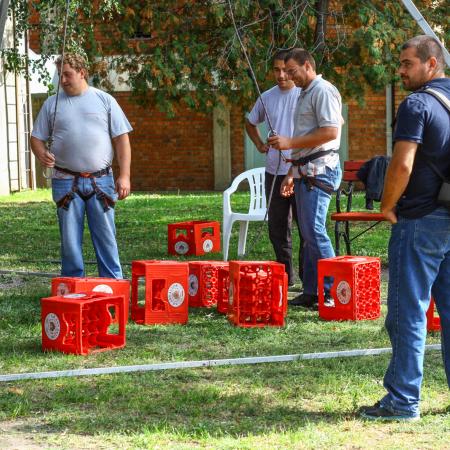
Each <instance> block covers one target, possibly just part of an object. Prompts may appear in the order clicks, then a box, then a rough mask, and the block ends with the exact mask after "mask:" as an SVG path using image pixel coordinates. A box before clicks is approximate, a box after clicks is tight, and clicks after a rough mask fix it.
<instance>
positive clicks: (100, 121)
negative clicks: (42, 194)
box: [31, 54, 132, 278]
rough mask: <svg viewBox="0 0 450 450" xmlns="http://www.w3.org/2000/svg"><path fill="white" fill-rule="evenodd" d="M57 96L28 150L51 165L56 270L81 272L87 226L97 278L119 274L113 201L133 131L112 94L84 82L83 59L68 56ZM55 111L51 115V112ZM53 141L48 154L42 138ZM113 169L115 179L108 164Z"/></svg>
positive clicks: (120, 189)
mask: <svg viewBox="0 0 450 450" xmlns="http://www.w3.org/2000/svg"><path fill="white" fill-rule="evenodd" d="M61 64H62V66H63V67H62V76H61V87H62V91H61V92H60V93H59V96H58V103H57V108H56V113H55V103H56V99H57V96H56V95H53V96H52V97H50V98H48V99H47V100H46V101H45V103H44V105H43V106H42V108H41V110H40V112H39V114H38V116H37V118H36V120H35V123H34V126H33V132H32V133H31V148H32V150H33V153H34V154H35V155H36V158H37V159H39V161H40V162H41V164H42V165H43V166H44V167H48V168H52V194H53V200H54V201H55V203H56V205H57V214H58V221H59V230H60V235H61V275H62V276H69V277H82V276H84V275H85V272H84V262H83V251H82V250H83V248H82V247H83V231H84V222H85V217H87V222H88V225H89V230H90V233H91V238H92V243H93V245H94V250H95V255H96V257H97V263H98V272H99V275H100V276H101V277H108V278H122V269H121V266H120V260H119V252H118V249H117V242H116V236H115V232H116V230H115V225H114V205H115V203H116V201H117V199H119V200H121V199H124V198H125V197H127V196H128V194H129V193H130V162H131V149H130V142H129V139H128V133H129V132H130V131H131V130H132V128H131V125H130V123H129V122H128V120H127V118H126V117H125V114H124V113H123V111H122V109H121V108H120V106H119V104H118V103H117V101H116V100H115V99H114V97H112V96H111V95H109V94H107V93H106V92H103V91H101V90H99V89H96V88H94V87H91V86H89V85H88V83H87V64H86V61H85V59H84V58H83V57H82V56H80V55H76V54H66V55H65V56H64V61H63V60H62V58H59V59H58V60H57V61H56V65H57V66H58V68H60V67H61ZM55 114H56V115H55ZM49 141H52V144H51V148H50V149H51V152H50V151H48V147H47V143H48V142H49ZM114 151H115V153H116V157H117V162H118V165H119V174H118V177H117V179H116V181H115V183H114V178H113V173H112V170H111V162H112V159H113V156H114Z"/></svg>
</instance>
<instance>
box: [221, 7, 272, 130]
mask: <svg viewBox="0 0 450 450" xmlns="http://www.w3.org/2000/svg"><path fill="white" fill-rule="evenodd" d="M227 3H228V7H229V9H230V16H231V21H232V23H233V27H234V30H235V32H236V36H237V38H238V40H239V44H240V46H241V49H242V53H243V54H244V56H245V59H246V61H247V65H248V68H249V70H250V74H251V78H252V80H253V82H254V83H255V86H256V90H257V91H258V96H259V100H260V101H261V104H262V106H263V109H264V115H265V116H266V118H267V124H268V125H269V129H270V135H271V136H276V134H277V132H276V131H275V130H274V128H273V126H272V122H271V120H270V117H269V114H268V113H267V108H266V105H265V103H264V100H263V98H262V95H261V89H260V88H259V84H258V80H257V79H256V75H255V72H254V71H253V67H252V63H251V62H250V58H249V57H248V54H247V50H246V49H245V45H244V43H243V42H242V39H241V35H240V34H239V30H238V27H237V24H236V19H235V18H234V13H233V7H232V5H231V0H227Z"/></svg>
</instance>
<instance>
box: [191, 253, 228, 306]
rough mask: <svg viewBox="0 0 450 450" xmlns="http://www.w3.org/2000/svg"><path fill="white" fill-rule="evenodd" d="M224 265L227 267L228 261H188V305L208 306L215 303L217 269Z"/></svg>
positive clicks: (217, 289) (217, 288) (216, 295)
mask: <svg viewBox="0 0 450 450" xmlns="http://www.w3.org/2000/svg"><path fill="white" fill-rule="evenodd" d="M224 267H228V262H223V261H192V262H189V306H193V307H206V308H210V307H211V306H214V305H216V304H217V298H218V293H219V277H218V271H219V269H221V268H224Z"/></svg>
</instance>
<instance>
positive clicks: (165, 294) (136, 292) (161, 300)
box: [131, 260, 189, 325]
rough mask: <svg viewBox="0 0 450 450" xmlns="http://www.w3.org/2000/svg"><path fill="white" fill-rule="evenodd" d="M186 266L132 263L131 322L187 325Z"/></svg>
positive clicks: (163, 263) (180, 264)
mask: <svg viewBox="0 0 450 450" xmlns="http://www.w3.org/2000/svg"><path fill="white" fill-rule="evenodd" d="M188 276H189V267H188V263H186V262H178V261H154V260H151V261H145V260H142V261H133V262H132V264H131V319H132V320H134V321H135V322H136V323H139V324H144V325H152V324H164V323H181V324H184V323H186V322H187V321H188V297H187V293H188Z"/></svg>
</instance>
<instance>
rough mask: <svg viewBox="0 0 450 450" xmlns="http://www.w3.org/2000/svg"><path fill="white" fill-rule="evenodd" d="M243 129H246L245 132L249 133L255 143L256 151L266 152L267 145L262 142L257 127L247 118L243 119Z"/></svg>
mask: <svg viewBox="0 0 450 450" xmlns="http://www.w3.org/2000/svg"><path fill="white" fill-rule="evenodd" d="M245 130H246V131H247V134H248V135H249V137H250V139H251V140H252V142H253V143H254V144H255V146H256V148H257V149H258V152H260V153H267V151H268V150H269V146H268V145H267V144H266V143H264V142H263V140H262V139H261V135H260V134H259V131H258V128H257V127H256V126H255V125H253V124H252V123H250V122H249V121H248V119H247V120H246V121H245Z"/></svg>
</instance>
